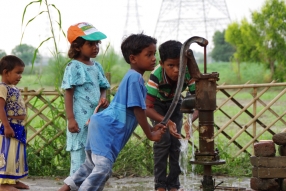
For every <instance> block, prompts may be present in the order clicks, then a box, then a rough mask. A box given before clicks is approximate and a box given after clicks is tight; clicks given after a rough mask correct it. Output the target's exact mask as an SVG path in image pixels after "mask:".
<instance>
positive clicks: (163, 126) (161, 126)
mask: <svg viewBox="0 0 286 191" xmlns="http://www.w3.org/2000/svg"><path fill="white" fill-rule="evenodd" d="M157 130H161V131H162V133H166V131H167V127H166V126H165V125H163V124H161V123H158V124H157V125H155V126H154V127H153V128H152V131H157Z"/></svg>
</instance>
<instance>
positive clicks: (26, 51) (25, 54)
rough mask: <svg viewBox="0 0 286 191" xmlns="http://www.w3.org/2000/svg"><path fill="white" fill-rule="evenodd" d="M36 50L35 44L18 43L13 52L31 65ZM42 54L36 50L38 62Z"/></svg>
mask: <svg viewBox="0 0 286 191" xmlns="http://www.w3.org/2000/svg"><path fill="white" fill-rule="evenodd" d="M35 50H36V48H34V47H33V46H30V45H27V44H20V45H17V46H16V47H15V48H14V49H13V50H12V54H13V55H15V56H18V57H19V58H21V59H22V60H23V62H24V63H25V64H26V65H30V64H31V63H32V61H33V59H34V55H35ZM40 57H41V56H40V54H39V53H38V52H36V60H35V61H36V62H37V61H39V60H40Z"/></svg>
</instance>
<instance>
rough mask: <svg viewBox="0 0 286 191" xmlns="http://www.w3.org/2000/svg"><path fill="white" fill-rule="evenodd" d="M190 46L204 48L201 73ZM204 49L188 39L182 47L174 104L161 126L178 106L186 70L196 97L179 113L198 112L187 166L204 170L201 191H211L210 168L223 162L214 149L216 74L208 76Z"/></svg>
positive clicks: (185, 102) (199, 39)
mask: <svg viewBox="0 0 286 191" xmlns="http://www.w3.org/2000/svg"><path fill="white" fill-rule="evenodd" d="M191 43H197V44H199V45H200V46H202V47H204V73H201V72H200V70H199V68H198V65H197V62H196V60H195V58H194V55H193V51H192V50H191V49H189V47H190V45H191ZM207 45H208V41H207V40H206V39H204V38H202V37H197V36H194V37H191V38H189V39H188V40H187V41H185V43H184V44H183V46H182V48H181V52H180V68H179V79H178V83H177V89H176V92H175V96H174V100H173V103H174V104H173V103H172V104H171V106H170V109H169V110H168V112H167V114H166V116H165V118H164V120H163V122H164V121H166V122H167V121H168V120H169V117H170V116H171V115H172V112H173V110H174V108H175V105H176V104H177V100H178V99H179V96H180V94H181V91H182V86H183V82H184V78H185V74H186V67H187V68H188V71H189V73H190V75H191V76H192V78H194V79H195V81H196V93H195V95H189V96H186V97H185V99H184V100H183V102H182V107H181V112H183V113H191V112H192V111H193V110H194V109H196V110H198V111H199V150H197V151H196V152H195V159H194V160H191V161H190V162H191V163H192V164H199V165H203V166H204V176H203V180H202V181H201V183H202V188H203V191H213V190H215V188H216V186H215V185H214V181H213V179H212V175H211V166H212V165H219V164H224V163H225V161H224V160H220V157H219V152H218V150H217V149H215V148H214V110H215V109H216V82H217V81H218V80H219V74H218V73H217V72H212V73H210V74H208V73H207V69H206V46H207ZM221 183H222V182H221ZM221 183H219V184H221ZM219 184H218V185H219ZM218 185H217V186H218Z"/></svg>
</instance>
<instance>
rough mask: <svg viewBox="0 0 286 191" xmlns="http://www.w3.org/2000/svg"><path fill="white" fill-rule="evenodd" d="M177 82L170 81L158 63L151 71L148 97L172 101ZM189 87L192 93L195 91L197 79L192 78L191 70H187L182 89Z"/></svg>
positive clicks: (147, 86) (147, 85)
mask: <svg viewBox="0 0 286 191" xmlns="http://www.w3.org/2000/svg"><path fill="white" fill-rule="evenodd" d="M176 87H177V84H175V85H174V84H171V83H169V81H168V79H167V76H166V73H165V71H164V69H163V68H162V67H161V66H160V65H158V66H156V68H155V69H154V70H153V71H152V72H151V74H150V78H149V80H148V82H147V84H146V88H147V99H150V100H154V99H157V100H160V101H171V100H172V99H173V98H174V95H175V92H176ZM187 87H188V90H189V92H190V93H191V94H194V93H195V81H194V80H193V79H192V77H191V75H190V73H189V71H188V70H187V71H186V75H185V80H184V84H183V88H182V91H184V90H185V89H186V88H187Z"/></svg>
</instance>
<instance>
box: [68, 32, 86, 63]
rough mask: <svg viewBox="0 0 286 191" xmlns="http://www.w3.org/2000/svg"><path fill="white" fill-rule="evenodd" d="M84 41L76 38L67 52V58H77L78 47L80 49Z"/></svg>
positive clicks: (78, 53)
mask: <svg viewBox="0 0 286 191" xmlns="http://www.w3.org/2000/svg"><path fill="white" fill-rule="evenodd" d="M85 41H86V40H85V39H83V38H81V37H77V38H76V39H75V40H74V41H73V42H72V43H71V46H70V49H69V51H68V57H69V58H77V57H78V56H79V55H80V51H79V50H77V49H79V48H80V47H82V46H83V45H84V43H85Z"/></svg>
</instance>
